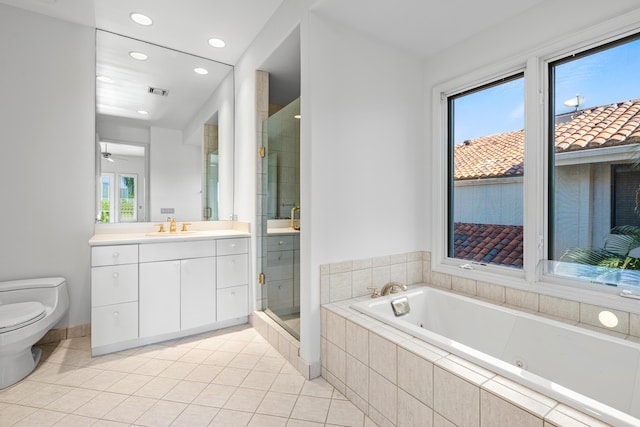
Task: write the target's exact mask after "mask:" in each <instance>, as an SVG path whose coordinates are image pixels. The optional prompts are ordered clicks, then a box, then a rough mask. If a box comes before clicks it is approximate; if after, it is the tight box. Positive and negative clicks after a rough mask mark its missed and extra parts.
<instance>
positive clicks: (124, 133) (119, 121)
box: [96, 115, 150, 144]
mask: <svg viewBox="0 0 640 427" xmlns="http://www.w3.org/2000/svg"><path fill="white" fill-rule="evenodd" d="M96 133H97V134H98V135H100V139H101V140H107V141H116V142H117V141H119V142H124V143H130V142H135V143H138V144H149V138H150V137H149V125H148V124H147V123H146V122H145V121H144V120H134V119H126V118H122V117H113V116H105V115H97V116H96Z"/></svg>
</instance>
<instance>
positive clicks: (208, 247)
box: [140, 240, 216, 262]
mask: <svg viewBox="0 0 640 427" xmlns="http://www.w3.org/2000/svg"><path fill="white" fill-rule="evenodd" d="M215 255H216V247H215V241H214V240H198V241H192V242H174V243H147V244H141V245H140V262H153V261H168V260H173V259H185V258H203V257H211V256H215Z"/></svg>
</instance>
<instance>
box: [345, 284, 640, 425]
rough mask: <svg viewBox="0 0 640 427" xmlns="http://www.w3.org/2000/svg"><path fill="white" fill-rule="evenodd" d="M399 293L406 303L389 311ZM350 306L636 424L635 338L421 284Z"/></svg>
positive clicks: (610, 418) (584, 407)
mask: <svg viewBox="0 0 640 427" xmlns="http://www.w3.org/2000/svg"><path fill="white" fill-rule="evenodd" d="M400 297H406V298H407V299H408V301H409V304H410V306H411V310H410V312H409V313H407V314H406V315H403V316H401V317H396V316H394V314H393V310H392V308H391V305H390V301H391V300H393V299H396V298H400ZM351 307H352V308H354V309H356V310H358V311H360V312H362V313H363V314H366V315H369V316H371V317H373V318H375V319H377V320H380V321H382V322H383V323H385V324H388V325H390V326H393V327H395V328H397V329H399V330H401V331H404V332H406V333H408V334H410V335H412V336H414V337H417V338H420V339H422V340H424V341H425V342H428V343H430V344H432V345H435V346H437V347H439V348H441V349H444V350H446V351H447V352H449V353H452V354H455V355H457V356H460V357H462V358H463V359H465V360H468V361H471V362H473V363H475V364H477V365H479V366H481V367H484V368H486V369H489V370H490V371H492V372H494V373H497V374H499V375H501V376H503V377H506V378H508V379H510V380H512V381H515V382H517V383H518V384H521V385H523V386H526V387H528V388H531V389H533V390H535V391H538V392H539V393H541V394H543V395H545V396H549V397H551V398H553V399H555V400H558V401H559V402H562V403H565V404H567V405H569V406H572V407H573V408H576V409H578V410H580V411H582V412H585V413H589V414H593V413H598V414H600V415H599V416H598V417H597V418H599V419H601V420H604V421H606V422H609V423H611V424H613V425H616V426H623V425H624V426H627V427H631V426H634V427H635V426H638V425H640V382H638V380H637V378H640V370H639V368H638V365H639V362H640V345H638V344H637V343H634V342H631V341H627V340H623V339H618V338H614V337H609V336H607V335H604V334H600V333H596V332H593V331H589V330H586V329H584V328H579V327H576V326H572V325H567V324H565V323H562V322H558V321H555V320H550V319H545V318H542V317H540V316H535V315H532V314H528V313H524V312H521V311H517V310H512V309H509V308H506V307H501V306H497V305H495V304H491V303H486V302H482V301H478V300H474V299H472V298H468V297H465V296H462V295H456V294H453V293H450V292H446V291H442V290H439V289H434V288H431V287H427V286H422V287H417V288H415V289H412V290H410V291H408V292H404V293H402V294H400V295H392V296H387V297H383V298H378V299H375V300H371V299H367V300H366V301H363V302H360V303H357V304H354V305H352V306H351ZM418 325H419V326H418ZM452 340H453V341H452ZM516 365H517V366H523V367H524V370H521V369H518V368H517V367H516ZM589 372H594V373H595V372H597V374H593V375H591V374H588V373H589ZM565 388H566V389H569V390H570V391H568V390H567V391H565ZM578 393H579V394H581V395H582V396H580V395H579V394H578ZM607 405H608V406H609V407H608V408H607Z"/></svg>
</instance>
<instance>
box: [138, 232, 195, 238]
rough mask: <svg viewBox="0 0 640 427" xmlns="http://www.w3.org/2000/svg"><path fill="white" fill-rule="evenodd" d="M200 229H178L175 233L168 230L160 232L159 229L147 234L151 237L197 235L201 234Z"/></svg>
mask: <svg viewBox="0 0 640 427" xmlns="http://www.w3.org/2000/svg"><path fill="white" fill-rule="evenodd" d="M200 233H201V232H200V231H176V232H174V233H171V232H168V231H164V232H162V233H161V232H159V231H154V232H153V233H147V234H146V236H149V237H184V236H195V235H198V234H200Z"/></svg>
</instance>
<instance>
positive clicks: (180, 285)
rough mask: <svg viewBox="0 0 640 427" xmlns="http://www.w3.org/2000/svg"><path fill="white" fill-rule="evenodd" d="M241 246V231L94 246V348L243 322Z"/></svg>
mask: <svg viewBox="0 0 640 427" xmlns="http://www.w3.org/2000/svg"><path fill="white" fill-rule="evenodd" d="M248 252H249V239H248V238H246V237H241V238H219V239H201V240H190V241H179V242H171V241H168V242H159V243H143V242H142V243H138V244H126V245H104V246H93V247H92V248H91V307H92V309H91V334H92V336H91V345H92V350H93V354H94V355H97V354H104V353H108V352H112V351H118V350H122V349H125V348H131V347H135V346H137V345H142V344H149V343H153V342H158V341H164V340H167V339H172V338H176V337H180V336H186V335H190V334H194V333H200V332H205V331H209V330H214V329H219V328H222V327H227V326H232V325H236V324H241V323H246V321H247V317H246V316H247V315H248V314H249V255H248Z"/></svg>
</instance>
